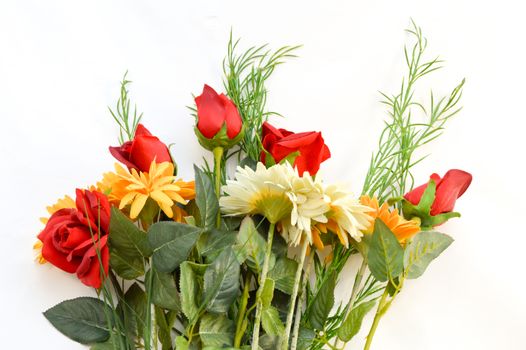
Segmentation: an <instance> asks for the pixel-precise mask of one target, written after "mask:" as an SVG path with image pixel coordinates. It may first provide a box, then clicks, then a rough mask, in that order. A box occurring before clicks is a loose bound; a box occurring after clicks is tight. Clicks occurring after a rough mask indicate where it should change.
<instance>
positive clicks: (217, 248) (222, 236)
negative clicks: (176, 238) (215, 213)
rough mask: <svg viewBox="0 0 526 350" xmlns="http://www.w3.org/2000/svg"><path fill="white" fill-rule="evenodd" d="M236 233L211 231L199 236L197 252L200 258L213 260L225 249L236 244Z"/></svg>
mask: <svg viewBox="0 0 526 350" xmlns="http://www.w3.org/2000/svg"><path fill="white" fill-rule="evenodd" d="M236 239H237V233H236V232H224V231H219V230H216V229H212V230H211V231H209V232H205V233H204V234H202V235H201V237H200V238H199V240H198V241H197V245H196V248H197V251H198V252H199V255H200V256H204V257H206V258H207V259H209V260H214V259H215V258H216V257H217V256H218V255H219V254H220V253H221V252H222V251H223V249H225V248H226V247H232V246H233V245H234V244H235V243H236Z"/></svg>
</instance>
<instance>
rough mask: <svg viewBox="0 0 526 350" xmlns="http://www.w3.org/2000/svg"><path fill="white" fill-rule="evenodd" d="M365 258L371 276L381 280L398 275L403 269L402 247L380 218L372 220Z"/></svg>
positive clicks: (387, 279) (391, 278)
mask: <svg viewBox="0 0 526 350" xmlns="http://www.w3.org/2000/svg"><path fill="white" fill-rule="evenodd" d="M367 260H368V262H369V269H370V270H371V273H372V274H373V276H374V277H375V278H376V279H377V280H379V281H382V282H385V281H389V280H393V279H394V278H396V277H398V276H400V274H401V273H402V271H403V269H404V249H403V248H402V246H401V245H400V243H398V239H397V238H396V236H395V235H394V234H393V232H391V230H390V229H389V228H388V227H387V226H386V225H385V224H384V222H383V221H382V220H380V219H376V220H375V222H374V232H373V236H372V239H371V244H370V247H369V255H368V257H367Z"/></svg>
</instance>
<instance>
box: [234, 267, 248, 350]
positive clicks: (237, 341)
mask: <svg viewBox="0 0 526 350" xmlns="http://www.w3.org/2000/svg"><path fill="white" fill-rule="evenodd" d="M249 287H250V274H249V273H247V275H246V276H245V285H244V286H243V296H242V297H241V302H240V304H239V313H238V315H237V324H236V335H235V337H234V348H236V349H237V348H240V347H241V339H242V338H243V334H244V333H245V329H243V328H244V327H243V323H244V322H243V321H244V320H245V315H246V311H247V304H248V292H249Z"/></svg>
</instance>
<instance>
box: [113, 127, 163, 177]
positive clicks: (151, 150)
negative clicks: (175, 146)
mask: <svg viewBox="0 0 526 350" xmlns="http://www.w3.org/2000/svg"><path fill="white" fill-rule="evenodd" d="M110 153H111V154H112V155H113V156H114V157H115V159H117V160H118V161H119V162H121V163H122V164H124V165H126V166H127V167H128V169H135V170H137V171H143V172H145V171H148V170H149V168H150V164H151V163H152V161H154V160H155V161H156V162H157V163H163V162H171V161H172V157H171V156H170V151H169V150H168V147H166V145H165V144H164V143H162V142H161V141H160V140H159V138H157V137H156V136H153V135H152V134H151V133H150V132H149V131H148V129H146V128H145V127H144V126H143V125H142V124H139V125H137V129H136V130H135V136H134V138H133V140H131V141H127V142H125V143H123V144H122V145H121V146H118V147H110Z"/></svg>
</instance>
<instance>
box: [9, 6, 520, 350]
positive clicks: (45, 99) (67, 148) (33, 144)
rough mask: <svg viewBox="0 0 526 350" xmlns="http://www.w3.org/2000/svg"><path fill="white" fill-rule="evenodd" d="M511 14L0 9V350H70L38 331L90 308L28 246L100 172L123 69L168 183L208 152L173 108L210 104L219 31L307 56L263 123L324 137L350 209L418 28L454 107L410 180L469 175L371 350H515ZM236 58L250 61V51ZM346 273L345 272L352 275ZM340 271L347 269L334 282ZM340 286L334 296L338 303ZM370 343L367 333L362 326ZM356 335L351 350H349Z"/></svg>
mask: <svg viewBox="0 0 526 350" xmlns="http://www.w3.org/2000/svg"><path fill="white" fill-rule="evenodd" d="M524 13H525V11H524V9H523V8H521V7H520V6H519V1H517V2H516V3H514V2H512V1H491V2H485V1H471V2H469V1H459V0H452V1H449V0H447V1H446V0H443V1H440V2H437V1H433V2H431V1H422V0H420V1H414V2H413V1H390V0H387V1H323V2H322V1H318V2H315V3H314V2H313V3H311V2H308V1H298V2H291V1H283V0H282V1H268V0H267V1H258V2H255V1H206V2H202V1H186V2H176V1H171V2H170V1H166V2H161V1H151V2H146V1H143V2H134V1H89V2H84V3H82V4H81V3H80V2H76V1H71V0H68V1H56V0H47V1H6V0H3V1H2V2H1V3H0V120H1V124H0V130H1V136H0V167H1V171H0V184H1V192H0V193H2V197H1V201H0V213H1V214H0V215H1V218H2V223H1V235H2V236H1V242H2V249H1V253H0V259H1V262H0V266H1V267H2V271H1V273H0V276H1V277H0V280H1V281H2V285H1V287H0V293H1V301H0V302H1V309H0V310H1V314H0V315H1V316H0V335H1V339H2V346H1V347H2V348H3V349H21V348H22V349H37V348H38V349H82V348H83V347H82V346H79V345H77V344H75V343H73V342H71V341H70V340H68V339H67V338H65V337H64V336H62V335H61V334H60V333H58V332H57V331H56V330H54V329H53V328H52V327H51V326H50V325H49V324H48V322H47V321H46V320H45V319H44V317H43V316H42V315H41V312H42V311H44V310H45V309H46V308H48V307H50V306H52V305H54V304H56V303H58V302H60V301H62V300H64V299H67V298H72V297H76V296H79V295H90V294H92V291H91V290H90V289H88V288H86V287H84V286H83V285H82V284H80V283H79V282H78V281H77V280H76V278H75V277H74V276H70V275H67V274H65V273H63V272H61V271H59V270H58V269H56V268H53V267H52V266H50V265H45V266H38V265H36V264H35V263H34V262H33V252H32V249H31V246H32V244H33V242H34V237H35V236H36V235H37V234H38V232H39V230H40V229H41V228H42V225H41V224H40V223H39V221H38V218H39V217H40V216H43V215H45V207H46V205H49V204H51V203H53V202H54V201H55V200H56V199H57V198H58V197H62V196H63V195H64V194H74V189H75V187H83V186H86V185H89V184H92V183H94V182H95V181H97V180H98V179H99V178H100V176H101V174H102V172H105V171H108V170H111V169H112V165H113V163H114V160H113V159H112V157H111V156H110V155H109V153H108V152H107V147H108V145H115V144H116V136H117V128H116V126H115V125H114V122H113V121H112V119H111V118H110V116H109V114H108V112H107V108H106V106H108V105H113V104H114V102H115V101H116V99H117V97H118V88H119V86H118V82H119V80H120V78H121V76H122V75H123V73H124V72H125V70H127V69H128V70H129V77H130V78H131V79H132V80H133V81H134V83H133V85H132V86H131V92H132V96H133V99H134V101H136V102H137V104H138V106H139V109H140V110H141V111H143V112H144V115H145V116H144V123H145V124H146V125H147V126H148V128H150V130H151V131H152V132H154V133H155V134H157V135H158V136H159V137H160V138H161V139H162V140H164V141H165V142H167V143H171V142H173V143H175V147H174V148H173V149H174V156H175V158H176V160H177V162H178V163H179V165H180V174H181V175H183V176H184V177H185V178H190V176H191V175H192V167H191V164H192V163H193V162H199V161H200V159H201V156H202V155H203V154H205V152H204V151H203V150H202V149H201V148H200V147H199V145H198V143H197V141H196V139H195V137H194V135H193V131H192V126H193V119H192V118H191V117H190V116H189V113H188V111H187V109H186V107H185V106H187V105H190V104H192V98H191V94H192V93H194V94H198V93H200V89H201V88H202V85H203V83H208V84H210V85H212V86H214V87H216V88H218V90H221V77H222V75H221V74H222V72H221V65H220V63H221V60H222V58H223V56H224V54H225V51H226V43H227V38H228V34H229V31H230V28H231V27H232V28H233V29H234V35H235V36H241V37H242V38H243V41H242V43H243V44H244V45H255V44H261V43H266V42H268V43H270V44H271V46H273V47H278V46H280V45H283V44H303V45H304V46H303V48H302V49H301V50H300V51H299V52H298V54H299V55H300V57H299V58H298V59H294V60H293V61H291V62H290V63H287V64H286V65H285V66H282V67H280V69H278V70H277V71H276V74H275V76H274V77H273V78H272V81H271V82H270V84H269V89H270V95H269V102H268V106H269V108H270V109H272V110H275V111H278V112H280V113H282V114H283V115H285V116H286V118H285V119H283V120H276V119H275V120H273V122H274V123H275V124H277V125H280V126H283V127H287V128H290V129H292V130H295V131H307V130H322V131H323V135H324V137H325V139H326V142H327V143H328V144H329V146H330V148H331V151H332V158H331V159H330V160H329V161H327V162H326V163H325V164H324V165H323V173H324V176H325V178H326V179H327V180H328V181H349V182H350V183H351V184H352V186H353V188H354V189H355V190H356V191H357V192H359V191H360V189H361V184H362V180H363V177H364V174H365V171H366V168H367V166H368V160H369V157H370V154H371V152H372V151H373V150H374V149H375V145H376V140H377V138H378V136H379V132H380V130H381V127H382V120H383V119H384V118H385V116H386V113H385V110H384V107H383V106H382V105H381V104H380V103H379V100H380V95H379V94H378V90H381V91H385V92H395V91H396V89H397V88H398V86H399V84H400V79H401V76H402V74H403V72H404V70H403V69H404V66H403V55H402V46H403V44H404V42H405V40H406V39H407V38H408V37H407V35H406V34H405V33H404V28H406V27H407V26H408V25H409V18H410V17H413V18H414V19H415V20H416V21H417V22H418V23H419V24H420V25H421V26H422V27H423V29H424V33H425V34H426V35H427V36H428V38H429V40H430V46H429V51H430V53H431V54H433V55H435V54H440V56H441V57H443V58H444V59H446V60H447V62H446V68H445V69H444V70H443V71H440V72H439V73H437V74H435V75H434V77H432V78H430V79H428V80H426V83H425V84H424V85H422V89H423V91H424V93H425V94H427V93H428V89H429V87H430V86H431V85H432V86H433V87H434V89H435V91H436V92H437V93H446V92H448V91H449V90H450V88H452V87H453V86H454V84H456V83H457V82H458V81H459V80H460V79H461V78H463V77H466V78H467V83H466V87H465V93H464V98H463V105H464V106H465V108H464V110H463V111H462V112H461V114H459V115H458V117H456V118H455V119H454V120H452V121H451V123H450V124H449V125H448V127H447V130H446V132H445V134H444V136H443V137H442V138H440V139H439V140H438V141H437V142H435V143H434V144H433V145H432V146H431V147H429V148H428V149H427V151H432V156H431V157H430V158H428V160H426V161H425V162H424V163H422V164H421V165H420V166H419V167H418V169H417V170H416V173H415V174H416V176H417V179H418V180H419V182H423V181H425V180H426V178H427V176H428V175H429V174H430V173H431V172H435V171H436V172H439V173H444V172H445V171H446V170H447V169H449V168H461V169H465V170H468V171H470V172H471V173H473V175H474V180H473V184H472V186H471V188H470V189H469V191H468V192H467V193H466V195H465V196H464V197H463V198H462V199H461V200H460V201H459V202H458V206H457V209H458V210H459V211H461V212H462V214H463V217H462V218H461V219H459V220H455V221H451V222H450V223H448V224H447V225H445V226H443V227H442V228H441V229H442V230H443V231H446V232H448V233H450V234H451V235H453V236H454V237H455V239H456V242H455V243H454V244H453V245H452V247H451V248H450V249H449V250H447V252H446V253H445V254H444V255H443V256H442V257H441V258H440V259H439V260H437V261H436V262H435V263H433V265H432V266H431V267H430V269H429V270H428V272H427V273H426V274H425V275H424V276H423V277H422V278H421V279H419V280H416V281H410V282H408V283H407V284H406V288H405V289H404V291H403V293H402V294H401V295H400V297H399V298H398V299H397V300H396V302H395V304H394V305H393V307H392V309H391V310H390V312H389V313H388V314H387V315H386V316H385V318H384V319H383V320H382V322H381V324H380V327H379V329H378V332H377V337H376V338H375V342H374V345H373V348H374V349H377V350H385V349H389V350H398V349H415V350H423V349H429V350H439V349H440V350H442V349H478V350H482V349H517V350H519V349H526V320H525V313H526V298H525V297H524V289H525V287H526V283H525V282H524V281H525V278H524V267H525V266H526V264H525V258H524V256H525V252H524V249H525V248H524V247H525V245H526V231H525V229H524V224H523V220H524V218H525V214H524V212H525V209H526V208H525V206H524V195H525V194H526V193H525V191H524V176H523V162H524V159H525V157H524V151H525V150H526V149H525V145H524V129H525V127H526V122H525V117H526V115H525V108H524V93H525V81H526V68H525V67H526V50H525V39H524V37H525V34H526V24H524ZM245 47H246V46H245ZM352 263H354V264H356V263H357V262H356V261H353V262H352ZM346 271H347V270H346ZM351 280H352V274H351V269H349V270H348V277H345V279H344V281H343V282H342V284H341V286H342V287H341V288H340V291H341V292H342V294H345V293H349V292H350V285H351ZM365 324H366V327H364V328H368V326H369V324H370V319H369V320H367V321H366V323H365ZM364 336H365V330H364V331H363V332H362V333H360V334H359V336H357V338H356V341H355V342H353V343H352V345H354V346H351V348H353V349H360V348H361V345H362V344H363V338H364Z"/></svg>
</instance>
